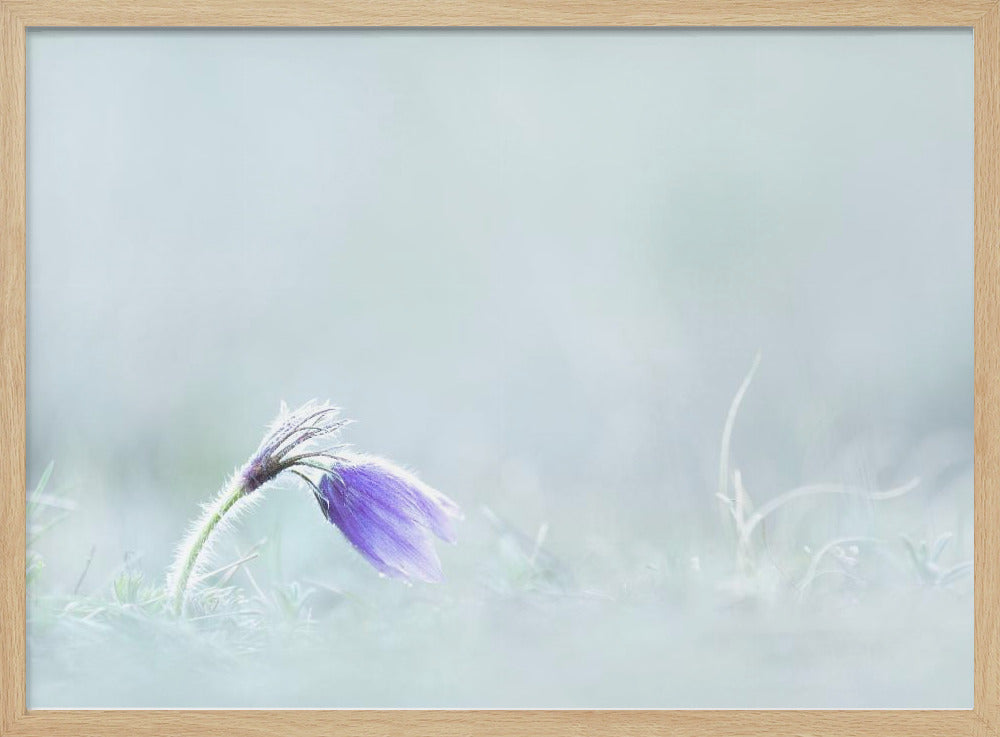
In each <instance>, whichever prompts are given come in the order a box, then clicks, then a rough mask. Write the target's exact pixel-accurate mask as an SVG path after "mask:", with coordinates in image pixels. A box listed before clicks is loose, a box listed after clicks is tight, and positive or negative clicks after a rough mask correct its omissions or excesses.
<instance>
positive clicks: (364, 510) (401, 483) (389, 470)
mask: <svg viewBox="0 0 1000 737" xmlns="http://www.w3.org/2000/svg"><path fill="white" fill-rule="evenodd" d="M317 500H318V501H319V503H320V507H321V508H322V509H323V512H324V514H325V515H326V518H327V519H328V520H330V522H332V523H333V524H335V525H336V526H337V527H339V528H340V531H341V532H343V533H344V537H346V538H347V539H348V540H349V541H350V543H351V544H352V545H353V546H354V547H355V548H356V549H357V551H358V552H359V553H361V555H363V556H364V557H365V559H366V560H367V561H368V562H369V563H371V564H372V565H373V566H375V568H377V569H378V570H379V571H380V572H381V573H383V574H384V575H386V576H392V577H394V578H406V579H416V580H420V581H429V582H433V581H440V580H441V562H440V560H438V556H437V553H436V552H435V550H434V543H433V538H434V536H435V535H436V536H437V537H439V538H440V539H442V540H444V541H446V542H454V541H455V531H454V529H453V527H452V519H455V518H458V517H460V516H461V513H460V512H459V509H458V505H457V504H455V502H453V501H452V500H451V499H449V498H448V497H446V496H445V495H444V494H442V493H441V492H439V491H437V490H435V489H432V488H431V487H430V486H428V485H427V484H425V483H424V482H423V481H421V480H420V479H418V478H417V477H416V476H414V475H413V474H411V473H409V472H408V471H405V470H403V469H402V468H399V467H398V466H395V465H394V464H392V463H390V462H389V461H386V460H384V459H382V458H376V457H373V456H361V455H358V456H348V457H346V458H343V459H338V461H337V462H336V463H335V464H333V468H332V469H331V471H330V472H329V473H327V474H324V475H323V477H322V478H321V479H320V482H319V496H318V497H317Z"/></svg>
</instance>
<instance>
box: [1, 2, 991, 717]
mask: <svg viewBox="0 0 1000 737" xmlns="http://www.w3.org/2000/svg"><path fill="white" fill-rule="evenodd" d="M184 26H187V27H194V26H214V27H224V26H257V27H260V26H273V27H324V26H330V27H332V26H505V27H506V26H520V27H524V26H589V27H594V26H673V27H685V26H746V27H754V26H772V27H773V26H785V27H860V26H869V27H871V26H875V27H918V26H919V27H928V26H952V27H955V26H958V27H970V28H972V29H974V43H975V199H976V201H975V292H976V293H975V702H974V704H975V706H974V708H973V709H970V710H952V711H850V710H848V711H802V710H798V711H669V710H665V711H656V710H649V711H597V710H594V711H590V710H582V711H362V710H331V711H278V710H275V711H168V710H163V711H34V710H32V711H29V710H28V709H27V707H26V702H25V693H26V688H25V664H26V660H25V497H24V494H25V32H26V30H27V29H29V28H31V27H184ZM998 329H1000V0H728V1H727V0H512V1H511V2H500V1H499V0H423V1H421V2H415V1H414V0H376V1H370V0H333V1H328V0H284V1H282V0H204V1H202V0H174V1H173V2H172V1H171V0H159V1H157V2H150V1H148V0H0V521H2V524H0V735H3V736H6V735H10V736H11V737H13V736H15V735H25V736H26V735H52V736H53V737H56V736H58V735H65V737H79V736H80V735H121V736H122V737H126V736H128V737H131V736H133V735H156V736H157V737H159V736H161V735H190V736H191V737H207V736H208V735H222V734H233V735H241V736H243V737H256V736H258V735H259V736H260V737H270V735H273V734H295V735H300V736H301V737H310V736H312V735H315V736H316V737H320V736H322V737H328V736H329V735H334V734H343V735H358V736H362V735H404V734H406V735H436V736H439V737H447V736H449V735H455V736H456V737H457V736H458V735H472V734H477V735H509V734H530V735H538V736H539V737H547V736H553V737H554V736H555V735H567V736H568V735H584V734H586V735H598V734H607V735H611V734H616V735H675V736H676V737H684V736H686V735H712V736H722V735H774V736H775V737H778V736H780V735H787V736H791V735H816V736H817V737H819V736H822V737H837V736H839V735H843V736H844V737H848V736H850V737H866V736H869V737H875V736H876V735H878V737H882V736H884V735H942V736H949V737H950V736H952V735H956V736H957V735H970V736H975V737H987V736H990V737H993V736H997V737H1000V648H998V644H1000V643H998V637H1000V630H998V627H1000V618H998V604H1000V489H998V482H1000V407H998V404H1000V346H998V341H997V337H996V336H997V330H998Z"/></svg>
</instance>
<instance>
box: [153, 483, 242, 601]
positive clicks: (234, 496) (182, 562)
mask: <svg viewBox="0 0 1000 737" xmlns="http://www.w3.org/2000/svg"><path fill="white" fill-rule="evenodd" d="M245 495H246V489H245V488H244V486H243V484H242V483H240V481H239V476H234V477H233V479H232V480H231V481H230V482H229V483H228V484H226V486H224V487H223V488H222V491H220V492H219V496H218V497H216V500H215V502H214V503H213V504H212V506H211V507H209V508H208V509H207V510H206V512H205V514H204V515H202V518H201V520H200V522H199V523H198V527H197V528H196V529H197V533H196V534H194V535H192V536H191V538H190V541H189V542H188V543H187V544H186V545H184V547H182V548H181V549H180V550H179V551H178V553H177V558H176V560H175V562H174V571H176V578H175V579H174V581H173V590H172V591H171V598H172V599H173V606H174V613H175V614H176V615H177V616H180V615H181V614H183V613H184V602H185V599H186V598H187V588H188V582H189V581H190V579H191V574H192V572H193V571H194V569H195V565H196V564H197V563H198V556H199V555H201V551H202V549H204V547H205V544H206V543H207V542H208V540H209V538H210V537H211V536H212V533H213V532H214V531H215V528H216V527H217V526H218V525H219V522H221V521H222V518H223V517H224V516H225V515H226V513H227V512H228V511H229V510H230V509H232V508H233V506H234V505H235V504H236V502H238V501H239V500H240V499H242V498H243V497H244V496H245Z"/></svg>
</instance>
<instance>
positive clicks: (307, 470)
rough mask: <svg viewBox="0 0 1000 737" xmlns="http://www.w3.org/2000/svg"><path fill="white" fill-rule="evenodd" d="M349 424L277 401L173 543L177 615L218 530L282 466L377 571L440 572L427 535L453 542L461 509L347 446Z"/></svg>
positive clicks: (411, 575) (423, 577)
mask: <svg viewBox="0 0 1000 737" xmlns="http://www.w3.org/2000/svg"><path fill="white" fill-rule="evenodd" d="M346 424H347V421H346V420H343V419H341V418H340V410H339V409H338V408H336V407H332V406H330V405H329V404H320V403H317V402H309V403H307V404H305V405H303V406H302V407H299V408H298V409H296V410H294V411H289V410H288V408H287V407H286V406H285V405H282V408H281V413H280V414H279V416H278V418H277V419H276V420H275V421H274V423H273V424H272V425H271V427H270V428H269V430H268V431H267V434H266V435H265V436H264V439H263V440H262V441H261V444H260V445H259V446H258V448H257V450H256V451H255V452H254V454H253V455H252V456H251V457H250V459H249V460H248V461H247V462H246V463H245V464H244V465H243V466H242V468H240V469H239V470H238V471H237V472H236V473H235V474H233V476H232V477H231V478H230V480H229V481H228V483H226V485H225V486H223V488H222V490H221V491H220V492H219V494H218V495H217V496H216V498H215V499H214V500H213V501H212V502H210V503H209V504H207V505H205V506H204V509H203V512H202V515H201V517H200V518H199V519H198V520H197V521H196V522H195V524H194V525H193V526H192V528H191V530H190V532H189V533H188V535H187V537H186V538H185V539H184V541H183V542H182V543H181V545H180V546H179V548H178V550H177V556H176V557H175V559H174V563H173V565H172V566H171V568H170V570H169V572H168V577H167V578H168V580H167V585H168V587H169V589H170V591H171V596H172V598H173V602H174V608H175V611H176V612H177V613H178V614H182V613H183V612H184V603H185V600H186V596H187V591H188V588H189V584H190V582H191V580H192V576H193V577H194V579H195V581H197V572H198V571H199V570H200V569H199V564H200V562H201V560H202V557H203V556H202V551H203V550H205V549H206V548H207V547H209V546H210V540H211V539H212V537H213V535H214V533H215V531H216V529H217V528H218V527H219V526H220V525H223V524H228V523H229V522H231V521H232V520H233V519H234V517H235V515H236V514H237V513H238V512H239V510H241V509H246V507H247V500H249V499H253V498H255V497H256V496H257V493H256V492H257V491H258V490H259V489H260V488H261V487H263V486H264V485H266V484H267V483H269V482H270V481H273V480H274V479H275V478H277V477H278V476H280V475H282V474H284V473H285V472H286V471H287V472H288V473H289V474H293V475H294V476H296V477H298V479H299V480H300V481H301V482H303V483H304V484H305V485H306V486H308V487H309V489H310V490H311V491H312V493H313V495H314V496H315V497H316V500H317V501H318V502H319V505H320V508H321V509H322V510H323V514H324V515H325V516H326V518H327V519H328V520H329V521H330V522H332V523H333V524H335V525H336V526H337V527H338V528H340V530H341V531H342V532H343V533H344V536H345V537H346V538H347V539H348V540H349V541H350V542H351V544H352V545H354V547H355V548H357V550H359V551H360V552H361V554H362V555H363V556H364V557H365V558H366V559H367V560H368V562H370V563H371V564H372V565H373V566H375V568H376V569H378V570H379V571H380V572H381V573H383V574H385V575H387V576H393V577H396V578H406V579H415V580H420V581H439V580H440V579H441V563H440V562H439V560H438V557H437V553H436V552H435V551H434V547H433V544H432V535H437V536H438V537H439V538H441V539H442V540H447V541H449V542H453V541H454V539H455V535H454V531H453V529H452V527H451V520H452V519H453V518H456V517H459V516H460V513H459V510H458V506H457V505H456V504H455V503H454V502H453V501H451V500H450V499H448V497H446V496H445V495H444V494H441V493H440V492H438V491H435V490H434V489H432V488H431V487H430V486H428V485H427V484H425V483H423V482H422V481H420V480H418V479H417V478H416V477H415V476H413V475H412V474H410V473H409V472H407V471H404V470H403V469H401V468H399V467H397V466H395V465H393V464H392V463H390V462H388V461H386V460H383V459H380V458H375V457H371V456H360V455H353V454H347V453H344V452H343V448H342V446H339V445H337V443H336V437H337V435H338V434H339V432H340V430H341V429H342V428H343V427H344V426H345V425H346Z"/></svg>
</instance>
